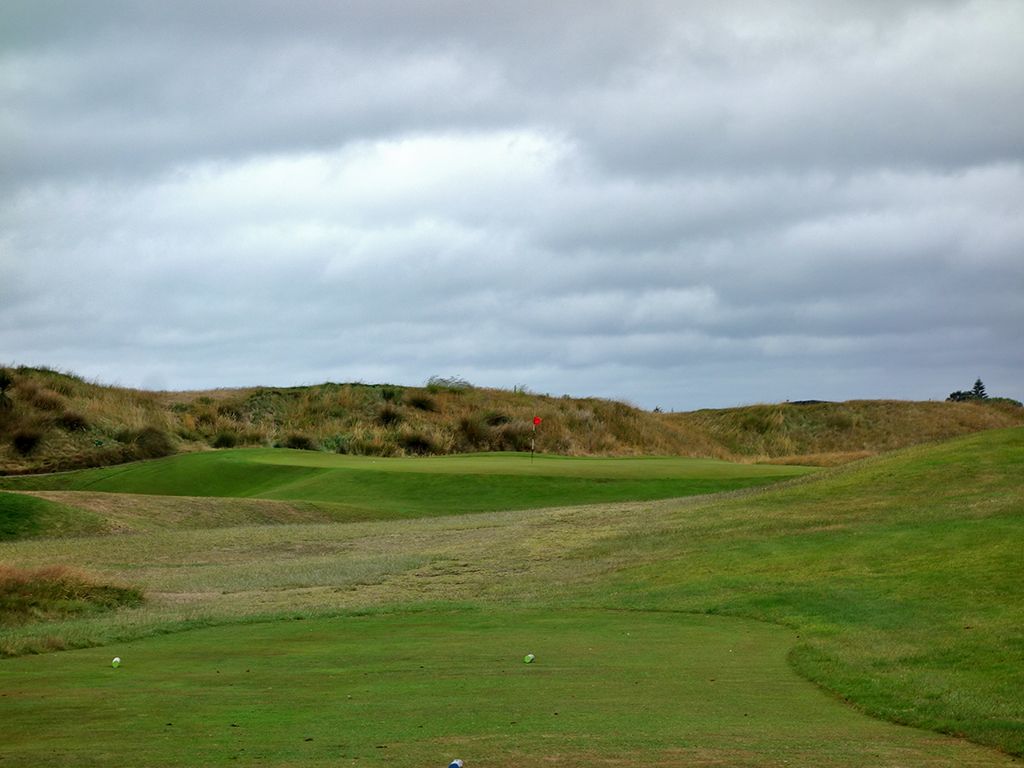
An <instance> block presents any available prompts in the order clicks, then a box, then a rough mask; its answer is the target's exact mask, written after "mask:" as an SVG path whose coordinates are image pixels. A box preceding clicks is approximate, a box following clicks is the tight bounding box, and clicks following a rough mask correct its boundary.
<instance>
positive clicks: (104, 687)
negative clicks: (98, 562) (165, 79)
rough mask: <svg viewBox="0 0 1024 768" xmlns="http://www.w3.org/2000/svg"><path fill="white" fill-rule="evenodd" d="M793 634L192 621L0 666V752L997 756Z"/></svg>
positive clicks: (468, 757) (561, 616) (509, 616)
mask: <svg viewBox="0 0 1024 768" xmlns="http://www.w3.org/2000/svg"><path fill="white" fill-rule="evenodd" d="M792 642H793V635H792V632H789V631H785V630H781V629H778V628H774V627H770V626H768V625H764V624H758V623H755V622H747V621H741V620H735V619H722V618H718V619H716V618H708V617H695V616H685V615H678V614H665V613H661V614H649V613H637V612H621V611H616V612H609V611H593V610H589V611H586V610H582V611H581V610H577V611H563V612H557V613H552V612H549V611H515V612H510V611H506V610H495V609H488V610H462V611H452V610H444V609H436V610H430V611H423V612H416V613H405V614H392V615H381V614H378V615H362V616H359V615H349V616H344V617H336V618H331V619H317V620H306V621H284V622H281V621H279V622H273V623H266V624H250V625H243V626H232V627H222V628H214V629H205V630H197V631H195V632H190V633H185V634H177V635H170V636H164V637H160V638H155V639H150V640H146V641H140V642H135V643H126V644H121V645H117V646H112V647H106V648H95V649H90V650H86V651H76V652H68V653H63V654H59V655H56V656H54V655H48V656H42V657H26V658H21V659H15V660H10V661H6V662H4V672H5V674H4V676H3V677H2V678H0V680H2V682H0V711H2V714H3V723H4V760H3V763H4V765H6V766H33V767H36V766H50V765H68V764H73V765H76V766H94V765H104V766H105V765H147V766H180V765H196V764H198V763H200V762H201V763H202V764H203V765H235V764H239V763H240V764H248V765H261V766H300V765H301V766H311V765H312V766H328V765H371V766H377V765H379V766H396V767H397V768H404V767H406V766H408V767H409V768H413V767H414V766H424V765H435V766H444V765H447V764H448V762H449V761H450V760H451V759H453V758H455V757H461V758H462V759H463V760H465V762H466V765H467V767H472V766H499V767H501V766H509V767H510V766H521V765H527V764H538V763H545V762H551V763H553V764H558V765H567V766H584V765H606V764H614V765H626V764H640V765H645V764H646V765H687V766H722V765H726V766H753V765H780V766H781V765H786V764H790V765H815V766H823V767H828V766H872V767H875V766H898V765H930V766H950V767H952V766H960V765H972V766H1001V765H1010V764H1011V761H1010V760H1009V759H1008V758H1005V757H1002V756H999V755H998V754H996V753H992V752H988V751H986V750H982V749H980V748H976V747H973V746H971V745H968V744H966V743H963V742H958V741H956V740H953V739H945V738H942V737H938V736H935V735H931V734H927V733H923V732H919V731H912V730H908V729H901V728H897V727H894V726H890V725H887V724H884V723H881V722H879V721H875V720H871V719H869V718H866V717H864V716H862V715H859V714H858V713H856V712H854V711H853V710H851V709H849V708H848V707H845V706H843V705H842V704H840V703H839V702H837V701H836V700H834V699H832V698H830V697H829V696H827V695H825V694H824V693H822V692H821V691H819V690H818V689H816V688H815V687H814V686H812V685H810V684H808V683H806V682H805V681H803V680H801V679H800V678H799V677H797V676H796V675H795V674H794V673H793V671H792V670H791V669H790V668H789V667H788V665H787V664H786V661H785V658H786V651H787V649H788V648H789V647H790V646H791V644H792ZM526 653H533V654H535V655H536V661H535V662H534V663H532V664H529V665H527V664H524V663H523V661H522V659H523V656H524V654H526ZM115 654H116V655H118V656H119V657H120V658H121V659H122V660H123V663H122V666H121V667H120V668H119V669H113V668H111V666H110V659H111V658H112V657H113V656H114V655H115Z"/></svg>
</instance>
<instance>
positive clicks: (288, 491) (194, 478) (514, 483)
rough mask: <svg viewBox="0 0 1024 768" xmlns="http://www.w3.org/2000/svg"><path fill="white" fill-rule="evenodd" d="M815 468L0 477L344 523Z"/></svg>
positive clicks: (644, 495) (625, 495)
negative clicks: (283, 509)
mask: <svg viewBox="0 0 1024 768" xmlns="http://www.w3.org/2000/svg"><path fill="white" fill-rule="evenodd" d="M813 471H814V470H813V469H812V468H810V467H793V466H776V465H756V464H733V463H730V462H726V461H716V460H711V459H688V458H678V457H677V458H625V459H596V458H568V457H563V456H545V457H539V458H537V459H536V460H532V461H531V459H530V456H529V454H486V455H465V456H446V457H434V458H392V459H380V458H368V457H365V456H340V455H338V454H328V453H320V452H316V451H289V450H279V449H265V448H264V449H240V450H232V451H207V452H204V453H192V454H182V455H179V456H171V457H168V458H166V459H158V460H154V461H144V462H137V463H134V464H128V465H122V466H116V467H104V468H101V469H89V470H82V471H78V472H65V473H59V474H53V475H39V476H32V477H9V478H0V488H10V489H14V490H28V491H43V490H49V491H54V490H56V491H90V492H103V493H123V494H147V495H161V496H164V495H165V496H206V497H220V498H224V497H231V498H249V499H262V500H275V501H292V502H296V501H297V502H309V503H313V504H316V505H318V508H319V509H321V511H322V512H323V513H324V514H325V515H327V516H328V518H329V519H331V520H334V521H337V522H344V521H354V520H378V519H397V518H415V517H429V516H438V515H451V514H463V513H467V512H489V511H497V510H509V509H537V508H542V507H556V506H566V505H578V504H597V503H607V502H617V501H640V500H651V499H666V498H673V497H681V496H693V495H698V494H706V493H718V492H721V491H733V490H738V489H741V488H751V487H756V486H760V485H766V484H769V483H774V482H778V481H780V480H786V479H789V478H793V477H798V476H801V475H806V474H808V473H810V472H813ZM65 501H66V502H67V503H68V504H71V505H72V506H73V504H74V502H73V500H71V499H65Z"/></svg>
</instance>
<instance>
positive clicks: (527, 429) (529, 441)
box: [495, 422, 534, 451]
mask: <svg viewBox="0 0 1024 768" xmlns="http://www.w3.org/2000/svg"><path fill="white" fill-rule="evenodd" d="M533 439H534V431H533V425H532V424H526V423H525V422H512V423H509V424H503V425H502V426H501V427H500V428H499V429H498V431H497V434H496V436H495V441H496V443H497V446H496V447H497V449H498V450H501V451H528V450H530V448H531V447H532V445H533Z"/></svg>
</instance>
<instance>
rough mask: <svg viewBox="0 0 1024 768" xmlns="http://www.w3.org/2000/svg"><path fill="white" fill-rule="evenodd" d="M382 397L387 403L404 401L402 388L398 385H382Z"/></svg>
mask: <svg viewBox="0 0 1024 768" xmlns="http://www.w3.org/2000/svg"><path fill="white" fill-rule="evenodd" d="M380 397H381V400H383V401H384V402H385V403H400V402H402V390H401V389H399V388H398V387H381V390H380Z"/></svg>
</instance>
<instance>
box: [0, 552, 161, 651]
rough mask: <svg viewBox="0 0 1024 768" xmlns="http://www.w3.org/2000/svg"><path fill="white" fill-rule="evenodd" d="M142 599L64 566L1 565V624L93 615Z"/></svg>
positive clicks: (60, 644) (131, 592) (59, 645)
mask: <svg viewBox="0 0 1024 768" xmlns="http://www.w3.org/2000/svg"><path fill="white" fill-rule="evenodd" d="M141 602H142V594H141V593H140V592H139V591H138V590H137V589H134V588H131V587H124V586H117V585H113V584H106V583H102V582H100V581H98V580H97V579H96V578H94V577H91V576H89V575H87V574H86V573H84V572H82V571H79V570H76V569H72V568H68V567H67V566H63V565H54V566H45V567H41V568H35V569H23V568H15V567H12V566H8V565H3V564H0V626H20V625H24V624H29V623H31V622H37V621H45V620H52V619H58V618H64V617H66V616H82V615H87V614H94V613H97V612H102V611H109V610H111V609H114V608H117V607H120V606H136V605H139V604H140V603H141ZM52 646H53V647H54V648H59V647H63V644H62V643H59V642H57V643H53V644H52Z"/></svg>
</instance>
